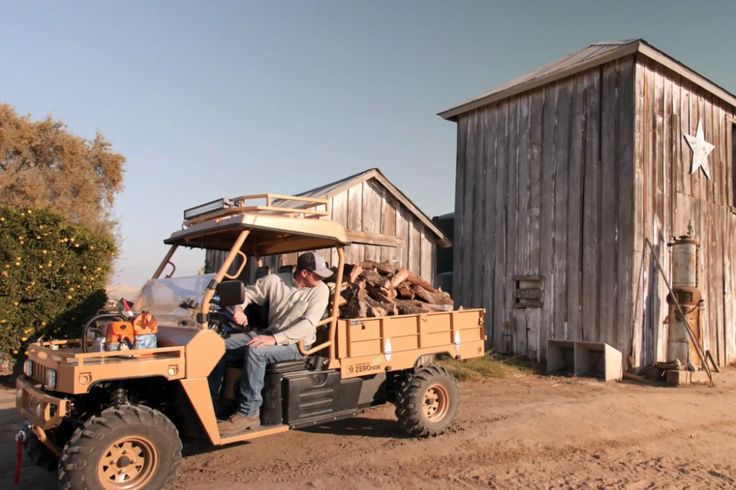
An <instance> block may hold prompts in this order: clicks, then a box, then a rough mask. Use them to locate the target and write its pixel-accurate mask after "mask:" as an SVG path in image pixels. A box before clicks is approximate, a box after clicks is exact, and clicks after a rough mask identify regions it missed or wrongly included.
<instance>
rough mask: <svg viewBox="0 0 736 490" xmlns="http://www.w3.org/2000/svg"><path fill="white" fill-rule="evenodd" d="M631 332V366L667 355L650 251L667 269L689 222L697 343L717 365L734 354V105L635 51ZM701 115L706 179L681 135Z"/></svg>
mask: <svg viewBox="0 0 736 490" xmlns="http://www.w3.org/2000/svg"><path fill="white" fill-rule="evenodd" d="M635 90H636V92H635V101H636V121H635V128H636V129H635V152H636V153H635V168H636V173H635V203H636V209H635V223H636V225H635V230H634V249H635V250H634V264H633V265H634V271H635V276H634V278H633V279H634V281H633V287H632V289H633V290H634V291H635V298H636V300H637V301H636V303H635V310H634V333H635V335H634V336H633V338H632V345H633V349H632V351H631V352H632V358H631V365H632V366H641V365H646V364H648V363H650V362H653V361H657V360H664V359H665V358H666V355H667V327H666V325H664V324H663V320H664V319H665V317H666V316H667V303H666V299H665V298H666V296H667V290H666V286H665V284H664V281H663V280H662V279H661V277H660V275H659V273H658V271H657V270H656V268H655V267H656V266H655V265H654V261H653V260H652V258H651V253H650V251H649V250H648V249H647V248H645V244H644V240H645V239H648V240H649V241H650V242H651V243H652V245H653V246H654V248H655V250H656V252H657V256H658V258H659V260H660V262H661V263H662V265H663V267H664V269H665V270H666V271H667V273H669V270H670V262H671V261H670V253H669V250H668V248H667V245H666V244H667V242H668V241H669V240H670V239H671V237H672V236H673V235H683V234H685V233H686V232H687V227H688V222H691V223H692V225H693V228H694V231H695V235H696V237H697V238H698V240H699V241H700V244H701V247H700V256H699V271H698V272H699V274H698V275H699V286H700V289H701V291H702V293H703V296H704V299H705V311H704V318H703V319H702V320H701V325H702V328H703V344H704V348H705V349H708V350H710V351H711V352H712V353H713V355H714V357H715V358H716V360H717V361H718V362H719V363H720V364H725V363H728V362H731V361H733V360H734V359H736V328H735V324H736V318H734V315H735V314H736V294H734V291H735V288H736V277H735V275H736V274H735V273H736V270H734V264H733V262H734V259H733V258H734V257H736V238H734V232H736V216H734V214H733V212H732V211H731V209H732V208H731V206H733V204H734V203H733V195H734V194H733V193H734V189H733V182H734V175H733V162H732V161H731V159H732V158H733V154H732V151H733V149H732V148H733V146H732V142H731V137H732V136H731V135H732V131H733V129H732V123H733V116H734V108H733V107H732V106H730V105H729V104H727V103H725V102H723V101H721V99H719V98H716V97H714V96H713V95H711V94H710V93H709V92H706V91H705V90H703V89H702V88H700V87H699V86H697V85H695V84H693V83H692V82H690V81H688V80H685V79H684V78H682V77H681V76H680V75H679V74H677V73H674V72H671V71H669V70H667V69H666V68H663V67H662V66H661V65H659V64H657V63H654V62H652V61H651V60H649V59H648V58H645V57H643V56H640V57H639V58H638V60H637V64H636V85H635ZM698 120H701V121H702V124H703V129H704V132H705V139H706V140H707V141H709V142H710V143H712V144H713V145H715V149H714V150H713V152H712V153H711V154H710V156H709V158H708V163H709V166H710V174H711V179H710V180H708V179H707V178H706V177H705V175H704V174H703V172H702V171H701V170H698V171H697V172H695V173H694V174H691V173H690V164H691V160H692V151H691V149H690V147H689V145H688V143H687V141H686V140H685V138H684V137H683V135H685V134H691V135H694V134H695V131H696V128H697V125H698Z"/></svg>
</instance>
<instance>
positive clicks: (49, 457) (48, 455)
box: [23, 429, 59, 471]
mask: <svg viewBox="0 0 736 490" xmlns="http://www.w3.org/2000/svg"><path fill="white" fill-rule="evenodd" d="M24 432H25V434H26V439H25V441H23V448H24V449H25V450H26V455H27V456H28V459H30V460H31V461H33V464H35V465H36V466H38V467H39V468H43V469H45V470H46V471H56V468H57V467H58V466H59V458H57V457H56V454H54V453H53V451H51V449H49V448H47V447H46V446H44V445H43V443H42V442H41V441H39V440H38V437H36V434H34V433H33V431H31V430H29V429H25V430H24Z"/></svg>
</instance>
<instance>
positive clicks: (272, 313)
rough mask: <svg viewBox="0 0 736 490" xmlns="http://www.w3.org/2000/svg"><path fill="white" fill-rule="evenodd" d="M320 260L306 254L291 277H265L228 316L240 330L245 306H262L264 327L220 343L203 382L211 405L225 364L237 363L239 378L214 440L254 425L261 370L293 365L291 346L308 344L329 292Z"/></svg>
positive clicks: (262, 380) (296, 356)
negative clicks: (221, 350)
mask: <svg viewBox="0 0 736 490" xmlns="http://www.w3.org/2000/svg"><path fill="white" fill-rule="evenodd" d="M332 274H333V273H332V271H331V270H330V269H328V268H327V263H326V262H325V260H324V259H323V258H321V257H320V256H318V255H316V254H314V253H313V252H307V253H304V254H302V255H300V256H299V258H298V259H297V264H296V271H295V272H294V275H293V276H292V275H291V274H288V273H287V274H269V275H267V276H265V277H262V278H260V279H258V280H257V281H256V282H255V284H253V285H251V286H246V288H245V302H244V303H243V304H242V305H241V306H237V307H235V308H234V311H233V318H234V320H235V323H237V324H238V325H241V326H243V327H246V326H247V325H248V318H247V317H246V316H245V312H244V310H245V308H246V306H248V305H249V304H251V303H255V304H259V305H262V304H264V303H266V302H267V303H268V306H269V310H268V327H267V328H266V329H265V330H263V331H260V332H254V331H248V332H245V333H235V334H231V335H230V336H229V337H228V338H227V339H225V348H226V349H227V350H226V351H225V355H224V356H223V358H222V359H221V360H220V362H219V363H218V364H217V366H216V367H215V368H214V369H213V370H212V373H211V374H210V376H209V382H210V392H211V393H212V398H213V400H218V398H219V397H218V394H219V390H220V386H221V385H222V378H223V374H224V371H225V366H226V365H228V364H232V363H233V362H235V363H240V362H242V363H243V374H242V376H241V378H240V387H239V395H240V397H239V405H238V410H237V411H236V412H235V414H233V415H232V416H230V418H229V419H228V420H226V421H223V422H220V423H219V424H218V426H219V428H220V434H221V435H223V436H226V435H234V434H237V433H239V432H243V431H246V430H250V429H254V428H256V427H258V426H259V425H260V414H259V410H260V407H261V404H262V403H263V397H262V396H261V391H262V390H263V385H264V383H265V376H266V365H267V364H270V363H275V362H281V361H294V360H297V359H301V358H302V357H303V356H302V355H301V354H300V353H299V350H298V348H297V343H298V342H299V341H300V340H303V341H304V344H305V346H310V345H312V344H313V343H314V341H315V337H316V326H317V324H318V323H319V321H320V320H321V319H322V316H323V315H324V313H325V310H326V309H327V303H328V299H329V292H330V290H329V288H328V287H327V285H326V284H325V283H324V282H322V279H325V278H327V277H330V276H331V275H332Z"/></svg>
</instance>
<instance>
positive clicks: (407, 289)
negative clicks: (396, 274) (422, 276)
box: [396, 281, 415, 299]
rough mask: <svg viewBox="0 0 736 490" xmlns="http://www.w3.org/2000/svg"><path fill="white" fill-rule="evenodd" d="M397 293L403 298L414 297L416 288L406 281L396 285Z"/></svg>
mask: <svg viewBox="0 0 736 490" xmlns="http://www.w3.org/2000/svg"><path fill="white" fill-rule="evenodd" d="M396 295H397V296H398V297H399V298H401V299H414V296H415V294H414V290H413V289H412V288H411V283H410V282H408V281H404V282H402V283H401V284H399V285H398V286H396Z"/></svg>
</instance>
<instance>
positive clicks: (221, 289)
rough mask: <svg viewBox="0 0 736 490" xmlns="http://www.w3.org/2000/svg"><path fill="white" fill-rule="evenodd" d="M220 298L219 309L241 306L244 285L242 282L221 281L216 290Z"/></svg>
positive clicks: (243, 296)
mask: <svg viewBox="0 0 736 490" xmlns="http://www.w3.org/2000/svg"><path fill="white" fill-rule="evenodd" d="M216 293H217V295H218V296H219V297H220V301H219V305H220V306H221V307H223V308H224V307H227V306H235V305H242V304H243V302H244V301H245V285H244V284H243V281H222V282H221V283H220V284H219V285H218V286H217V289H216Z"/></svg>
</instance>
